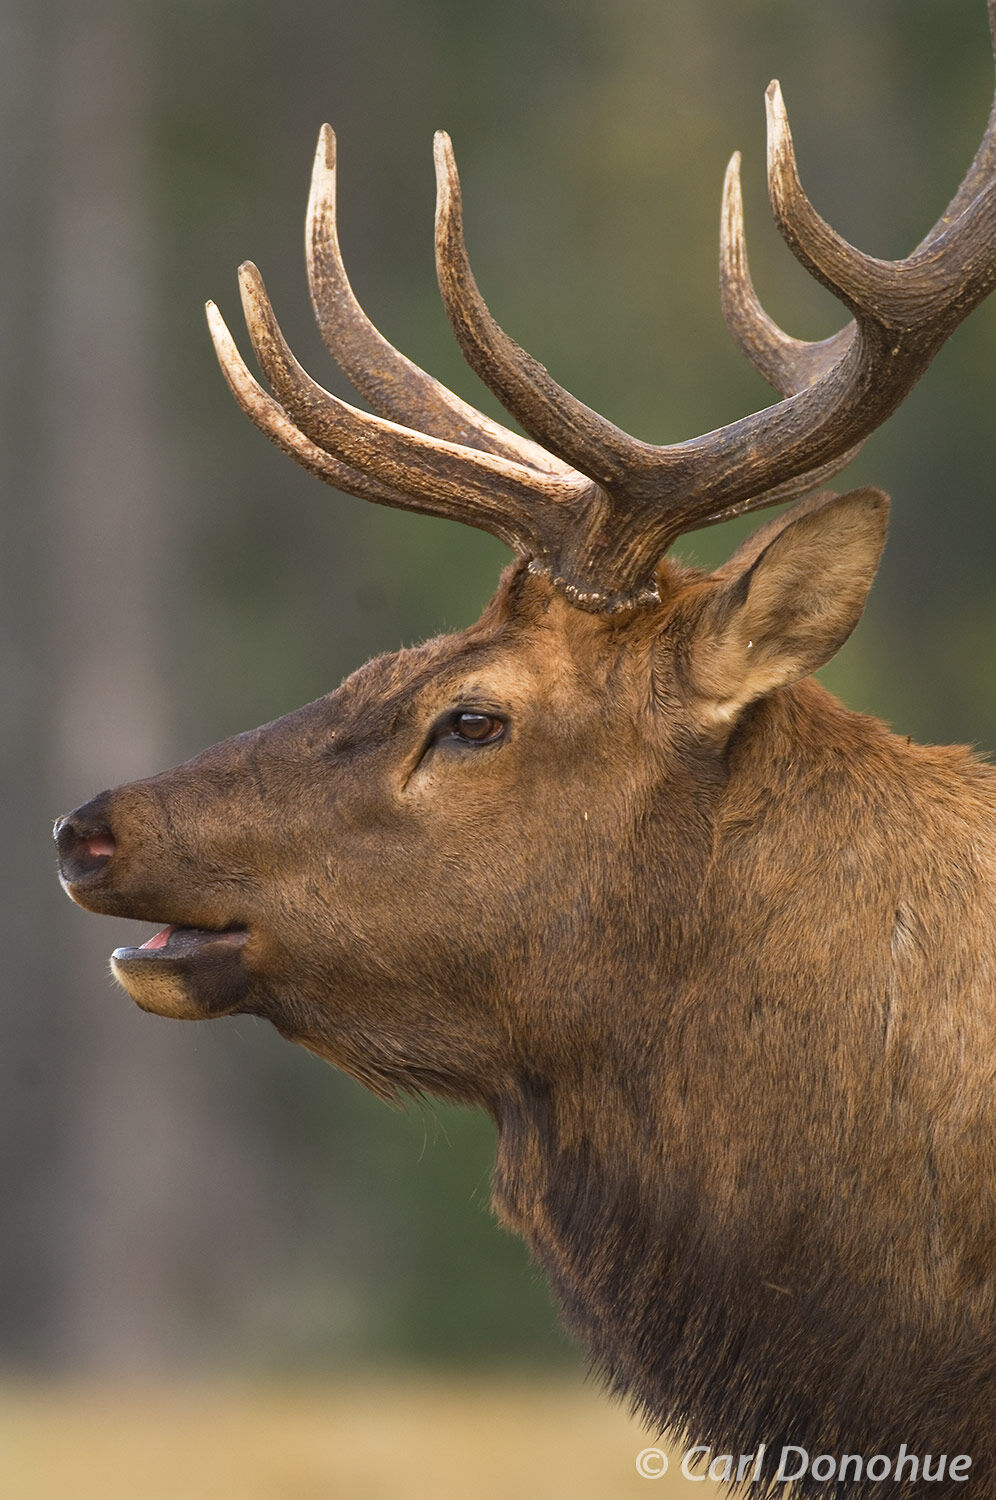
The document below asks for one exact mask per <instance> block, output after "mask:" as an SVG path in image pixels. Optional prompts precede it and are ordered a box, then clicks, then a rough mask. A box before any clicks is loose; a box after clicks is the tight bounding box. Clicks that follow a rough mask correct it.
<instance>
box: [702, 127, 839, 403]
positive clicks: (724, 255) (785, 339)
mask: <svg viewBox="0 0 996 1500" xmlns="http://www.w3.org/2000/svg"><path fill="white" fill-rule="evenodd" d="M719 292H720V299H721V301H722V308H723V318H724V320H725V322H726V326H727V328H728V329H729V330H730V333H731V334H732V335H733V338H734V339H735V341H736V343H737V344H738V345H739V347H740V350H741V352H742V353H743V354H744V355H746V357H747V359H749V360H750V362H751V364H752V365H753V366H754V368H755V370H757V371H758V373H759V374H760V375H763V376H764V379H765V380H766V381H767V382H768V384H769V385H771V386H773V387H774V388H775V390H776V391H777V392H778V394H779V395H780V396H794V395H795V394H796V392H797V391H801V390H803V389H804V388H805V387H806V386H807V385H812V384H813V383H814V381H816V380H818V379H819V378H820V376H821V375H824V374H825V373H826V371H827V370H829V369H830V368H831V367H832V366H833V365H835V364H836V363H837V361H838V360H839V359H840V358H841V356H842V355H843V354H844V352H845V351H846V349H847V348H848V346H849V345H850V343H851V340H852V339H853V338H854V324H853V322H852V323H849V324H847V326H846V327H844V328H842V329H841V330H840V332H839V333H835V334H833V335H832V337H830V338H828V339H820V340H818V341H816V342H812V343H807V342H805V341H804V340H802V339H794V338H792V337H791V336H790V335H789V334H787V333H785V332H784V331H783V330H782V329H781V328H779V326H778V324H777V323H776V322H775V321H774V320H773V319H772V318H770V317H769V316H768V314H767V313H766V312H765V310H764V308H763V307H762V306H761V303H760V302H759V301H758V297H757V293H756V292H755V290H754V283H753V280H752V279H751V274H750V266H749V264H748V260H747V242H746V238H745V235H744V205H743V193H742V190H741V187H740V152H739V151H735V152H734V153H733V155H732V156H731V158H730V162H729V165H728V166H727V168H726V176H725V178H724V180H723V212H722V216H721V221H720V240H719Z"/></svg>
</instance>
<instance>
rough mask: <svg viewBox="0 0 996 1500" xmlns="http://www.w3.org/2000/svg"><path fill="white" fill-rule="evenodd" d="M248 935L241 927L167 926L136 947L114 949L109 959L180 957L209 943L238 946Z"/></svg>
mask: <svg viewBox="0 0 996 1500" xmlns="http://www.w3.org/2000/svg"><path fill="white" fill-rule="evenodd" d="M248 936H249V934H248V933H247V931H246V929H245V928H244V927H225V928H222V929H221V931H220V932H218V931H214V930H213V929H212V928H210V927H180V926H179V925H176V924H171V925H170V926H169V927H164V928H163V929H162V931H161V932H157V933H156V935H155V937H150V938H149V940H148V942H145V943H143V944H142V945H141V947H140V948H115V950H114V954H113V957H114V958H116V959H117V960H118V961H119V962H121V961H125V960H129V959H133V958H138V957H139V956H140V955H141V954H146V955H147V956H149V957H150V958H151V957H154V956H155V955H158V954H162V955H163V957H165V958H171V959H172V958H182V957H183V956H184V954H192V953H197V952H199V951H200V950H201V949H202V948H204V947H206V946H208V945H210V944H211V943H228V944H233V945H235V946H237V947H240V946H241V945H242V944H243V943H244V942H245V940H246V938H247V937H248Z"/></svg>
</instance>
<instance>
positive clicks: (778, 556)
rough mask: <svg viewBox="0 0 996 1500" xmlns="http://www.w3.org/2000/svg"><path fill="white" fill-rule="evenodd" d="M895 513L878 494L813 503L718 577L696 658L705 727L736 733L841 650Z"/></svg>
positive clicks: (771, 527)
mask: <svg viewBox="0 0 996 1500" xmlns="http://www.w3.org/2000/svg"><path fill="white" fill-rule="evenodd" d="M888 511H889V502H888V499H887V497H886V496H885V495H883V494H882V492H881V490H873V489H862V490H852V491H850V493H849V494H846V495H834V496H832V497H831V498H829V499H828V498H827V496H826V494H825V493H824V494H822V495H817V496H813V497H811V498H810V499H808V500H804V501H803V502H802V503H801V504H800V505H798V506H794V507H793V508H792V510H790V511H788V512H786V513H785V515H784V516H779V517H777V518H776V519H775V520H774V521H769V522H768V524H767V525H766V526H763V527H761V529H760V531H758V532H755V533H754V535H753V536H751V537H748V539H747V541H746V542H744V544H743V545H742V546H741V547H740V548H739V549H738V550H737V551H736V552H735V553H734V554H733V557H732V558H731V559H730V561H729V562H728V563H727V564H726V565H725V566H724V567H722V568H720V569H719V570H718V572H717V573H715V574H714V575H713V577H714V579H715V580H716V581H717V582H718V584H719V587H718V588H717V589H716V590H715V592H713V593H712V594H711V596H710V597H709V599H708V601H707V603H706V606H705V608H704V610H703V612H702V615H701V616H700V618H699V620H698V621H697V623H696V626H695V629H694V632H693V638H692V641H691V648H690V657H689V669H690V677H691V680H692V684H693V686H694V689H695V691H696V693H697V695H698V696H699V697H700V698H701V699H702V700H703V706H704V708H705V717H706V718H707V720H708V721H710V722H712V723H714V724H721V723H731V722H732V721H733V720H734V719H735V718H736V717H737V715H738V714H739V713H740V712H741V710H742V709H744V708H745V707H746V706H747V704H749V703H752V702H754V701H755V700H756V699H757V698H761V697H764V696H765V694H767V693H770V692H773V691H774V689H775V688H779V687H785V686H786V685H787V684H788V683H791V682H796V681H798V679H799V678H800V677H805V676H807V675H808V674H809V673H810V672H815V671H816V669H817V668H818V667H822V666H823V664H824V662H827V661H829V660H830V658H831V656H833V655H834V653H835V652H836V651H837V650H838V649H839V648H840V647H841V646H842V645H843V644H844V642H845V641H846V640H847V637H848V636H849V635H850V634H851V631H852V630H853V629H854V627H855V625H856V624H857V623H858V620H859V619H860V617H861V611H862V610H863V609H864V605H865V599H866V597H867V595H868V590H869V588H870V587H871V582H872V579H873V578H874V576H875V570H876V568H877V567H878V560H879V557H880V555H881V551H882V546H883V544H884V542H885V530H886V522H887V519H888Z"/></svg>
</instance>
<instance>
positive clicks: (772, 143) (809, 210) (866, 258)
mask: <svg viewBox="0 0 996 1500" xmlns="http://www.w3.org/2000/svg"><path fill="white" fill-rule="evenodd" d="M764 102H765V109H766V113H767V125H768V197H769V199H770V201H771V211H772V213H773V214H774V216H775V222H776V223H777V225H778V228H779V231H780V233H781V236H782V238H783V239H784V240H785V242H786V244H787V245H788V246H789V249H790V250H791V251H792V253H793V255H795V257H796V259H797V260H799V261H800V262H801V263H802V265H804V266H805V267H806V270H807V271H808V272H809V273H810V275H811V276H815V277H816V279H817V280H818V281H822V282H823V285H824V286H826V287H828V288H829V289H830V291H831V292H833V294H834V296H835V297H837V298H838V300H839V301H841V302H843V303H844V305H845V306H846V307H849V308H850V309H851V311H852V312H854V313H855V314H858V313H862V314H867V312H868V309H869V304H870V303H871V301H872V299H875V301H876V302H881V301H882V300H883V299H884V301H885V304H886V305H888V304H890V303H891V302H892V301H893V298H894V294H895V290H896V286H895V273H894V269H893V263H892V262H891V261H884V260H877V259H876V258H875V257H874V256H871V255H865V254H863V252H862V251H860V250H856V249H855V247H854V246H853V245H850V244H848V242H847V240H845V239H844V238H843V236H842V235H839V234H838V233H837V231H836V230H835V229H831V227H830V225H829V224H828V223H827V222H826V220H825V219H822V218H821V217H820V215H819V214H818V213H817V212H816V209H815V208H814V207H813V205H812V204H811V203H810V201H809V199H808V198H807V197H806V194H805V193H804V192H803V189H802V184H801V182H800V181H799V172H798V168H797V167H796V161H795V148H794V146H793V144H792V132H791V130H790V129H789V122H788V113H787V111H786V109H785V100H784V99H783V98H782V90H781V85H780V84H779V82H778V80H777V79H773V80H772V82H771V83H769V84H768V87H767V89H766V90H765V95H764Z"/></svg>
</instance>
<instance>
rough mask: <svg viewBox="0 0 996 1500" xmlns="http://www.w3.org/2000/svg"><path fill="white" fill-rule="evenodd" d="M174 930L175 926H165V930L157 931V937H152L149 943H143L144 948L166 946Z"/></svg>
mask: <svg viewBox="0 0 996 1500" xmlns="http://www.w3.org/2000/svg"><path fill="white" fill-rule="evenodd" d="M173 932H174V928H172V927H164V928H163V930H162V932H157V933H156V935H155V937H150V938H149V941H148V942H147V943H143V944H142V947H143V948H165V946H166V944H167V943H168V942H169V940H170V938H171V937H172V936H173Z"/></svg>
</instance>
